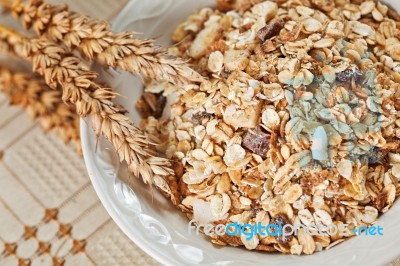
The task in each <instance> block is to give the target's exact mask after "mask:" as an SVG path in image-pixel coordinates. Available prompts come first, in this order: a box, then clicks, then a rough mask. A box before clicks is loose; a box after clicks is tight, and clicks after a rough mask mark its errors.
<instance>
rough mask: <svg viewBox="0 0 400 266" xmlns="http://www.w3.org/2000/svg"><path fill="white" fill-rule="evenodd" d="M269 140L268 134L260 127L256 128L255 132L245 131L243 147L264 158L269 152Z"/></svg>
mask: <svg viewBox="0 0 400 266" xmlns="http://www.w3.org/2000/svg"><path fill="white" fill-rule="evenodd" d="M270 139H271V135H270V134H268V133H266V132H264V131H263V130H262V129H261V127H257V129H256V130H255V131H251V130H249V131H247V133H246V135H245V136H244V138H243V146H244V147H245V148H247V149H249V150H250V151H252V152H253V153H255V154H257V155H259V156H261V157H263V158H265V157H266V156H267V152H268V150H269V144H270Z"/></svg>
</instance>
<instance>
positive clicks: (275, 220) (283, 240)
mask: <svg viewBox="0 0 400 266" xmlns="http://www.w3.org/2000/svg"><path fill="white" fill-rule="evenodd" d="M270 223H271V224H275V225H276V226H277V227H280V226H282V230H284V232H285V233H286V234H285V235H283V232H282V234H280V232H278V234H279V235H278V236H277V237H276V241H278V243H279V244H287V243H289V242H290V241H291V240H292V239H293V235H291V234H290V233H291V232H290V230H291V229H290V228H289V227H286V228H284V226H285V225H287V224H289V225H291V223H290V221H289V219H288V218H287V216H286V215H285V214H277V215H275V216H274V217H272V219H271V221H270ZM289 234H290V235H289Z"/></svg>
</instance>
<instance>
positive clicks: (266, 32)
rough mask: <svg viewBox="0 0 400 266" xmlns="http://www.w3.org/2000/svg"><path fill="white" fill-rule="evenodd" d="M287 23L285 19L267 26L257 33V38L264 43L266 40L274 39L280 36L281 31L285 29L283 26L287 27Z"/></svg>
mask: <svg viewBox="0 0 400 266" xmlns="http://www.w3.org/2000/svg"><path fill="white" fill-rule="evenodd" d="M285 22H286V21H285V20H284V19H278V20H276V21H272V22H271V23H269V24H268V25H267V26H265V27H262V28H261V29H260V30H259V31H258V32H257V37H258V38H259V39H260V40H261V41H262V42H264V41H265V40H268V39H271V38H272V37H275V36H277V35H279V33H280V31H281V30H282V29H283V26H285Z"/></svg>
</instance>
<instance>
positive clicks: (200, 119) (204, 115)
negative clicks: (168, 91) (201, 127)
mask: <svg viewBox="0 0 400 266" xmlns="http://www.w3.org/2000/svg"><path fill="white" fill-rule="evenodd" d="M212 117H213V115H212V114H209V113H206V112H202V113H197V114H193V115H192V121H193V123H195V124H201V123H202V122H203V120H204V119H209V118H212Z"/></svg>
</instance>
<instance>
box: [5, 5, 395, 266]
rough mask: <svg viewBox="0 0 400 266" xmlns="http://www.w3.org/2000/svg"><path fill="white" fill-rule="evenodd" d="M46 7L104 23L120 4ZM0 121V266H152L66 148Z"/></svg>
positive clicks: (13, 114)
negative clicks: (115, 219) (111, 214)
mask: <svg viewBox="0 0 400 266" xmlns="http://www.w3.org/2000/svg"><path fill="white" fill-rule="evenodd" d="M50 2H53V3H61V2H67V3H68V4H69V5H70V7H71V9H73V10H77V11H79V12H82V13H85V14H87V15H90V16H93V17H96V18H100V19H110V18H112V17H113V16H115V15H116V14H118V12H119V10H120V9H121V8H122V7H123V6H124V4H125V3H126V0H113V1H106V0H85V1H81V0H69V1H59V0H57V1H50ZM0 114H1V116H0V254H1V255H0V265H30V264H31V265H65V266H67V265H74V266H75V265H159V264H158V263H157V262H156V261H155V260H153V259H152V258H150V257H149V256H148V255H146V254H145V253H144V252H143V251H141V250H140V249H139V248H138V247H137V246H135V245H134V244H133V243H132V242H131V241H130V240H129V239H128V238H127V237H126V236H125V235H124V234H123V233H122V232H121V231H120V229H119V228H118V227H117V226H116V224H115V223H114V222H113V220H112V219H111V218H110V217H109V215H108V214H107V213H106V211H105V210H104V208H103V206H102V205H101V203H100V201H99V199H98V197H97V196H96V194H95V192H94V190H93V188H92V186H91V184H90V180H89V177H88V176H87V173H86V169H85V166H84V163H83V160H82V158H81V157H79V156H78V155H77V154H76V153H75V151H74V148H73V147H70V146H66V145H64V144H63V143H62V142H61V141H60V140H59V139H58V138H57V137H56V136H54V135H52V134H44V133H43V131H42V130H41V129H40V127H39V126H38V124H37V123H34V122H32V121H31V120H30V119H29V118H28V117H27V115H26V114H25V113H24V112H23V111H22V110H21V109H19V108H17V107H10V106H9V105H8V103H7V99H6V98H5V97H4V95H2V94H0ZM390 266H400V260H397V261H396V262H393V263H392V264H390Z"/></svg>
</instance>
